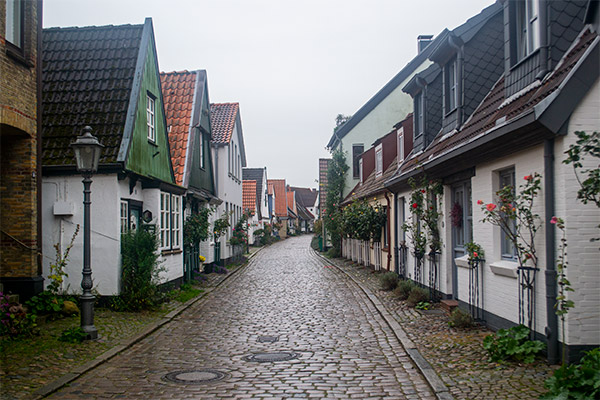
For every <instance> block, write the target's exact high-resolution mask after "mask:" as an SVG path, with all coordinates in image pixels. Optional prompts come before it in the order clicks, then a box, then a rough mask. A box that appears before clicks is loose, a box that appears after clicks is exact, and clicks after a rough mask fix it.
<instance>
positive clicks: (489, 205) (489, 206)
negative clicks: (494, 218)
mask: <svg viewBox="0 0 600 400" xmlns="http://www.w3.org/2000/svg"><path fill="white" fill-rule="evenodd" d="M485 208H487V210H488V211H494V209H495V208H496V205H495V204H493V203H490V204H488V205H487V206H485Z"/></svg>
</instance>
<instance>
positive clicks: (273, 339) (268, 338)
mask: <svg viewBox="0 0 600 400" xmlns="http://www.w3.org/2000/svg"><path fill="white" fill-rule="evenodd" d="M278 340H279V337H278V336H269V335H265V336H259V337H258V341H259V342H261V343H275V342H276V341H278Z"/></svg>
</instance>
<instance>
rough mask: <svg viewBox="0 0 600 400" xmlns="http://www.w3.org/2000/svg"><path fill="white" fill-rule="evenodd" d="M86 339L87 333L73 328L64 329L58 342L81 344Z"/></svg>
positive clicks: (78, 328)
mask: <svg viewBox="0 0 600 400" xmlns="http://www.w3.org/2000/svg"><path fill="white" fill-rule="evenodd" d="M86 337H87V333H85V332H84V331H83V329H81V327H79V326H77V327H74V328H69V329H65V330H64V331H63V332H62V334H61V335H60V336H59V338H58V340H60V341H61V342H67V343H81V342H83V341H84V340H85V338H86Z"/></svg>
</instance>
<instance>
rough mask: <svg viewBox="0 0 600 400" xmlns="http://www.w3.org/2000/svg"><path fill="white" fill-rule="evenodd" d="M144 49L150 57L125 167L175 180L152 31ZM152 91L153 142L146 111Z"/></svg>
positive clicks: (145, 67)
mask: <svg viewBox="0 0 600 400" xmlns="http://www.w3.org/2000/svg"><path fill="white" fill-rule="evenodd" d="M142 51H143V52H145V53H146V58H145V61H144V67H143V72H142V76H141V81H140V86H139V92H138V94H137V95H138V98H137V107H136V109H135V119H134V124H133V129H132V134H131V139H130V140H131V143H130V145H129V149H128V154H127V157H126V162H125V169H126V170H128V171H131V172H135V173H137V174H139V175H142V176H147V177H149V178H156V179H159V180H162V181H164V182H168V183H175V180H174V178H173V172H172V168H171V157H170V154H169V144H168V140H167V127H166V122H165V115H164V106H163V100H162V93H161V89H160V76H159V71H158V68H157V65H158V62H157V58H156V51H155V45H154V37H153V35H150V40H148V41H147V45H146V48H145V49H142ZM148 95H150V96H152V97H154V99H155V100H154V101H155V103H154V110H155V117H154V121H155V136H156V138H155V142H151V141H150V140H149V139H148V125H147V115H146V114H147V111H146V108H147V104H148V101H147V97H148Z"/></svg>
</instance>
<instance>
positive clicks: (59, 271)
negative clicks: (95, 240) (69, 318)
mask: <svg viewBox="0 0 600 400" xmlns="http://www.w3.org/2000/svg"><path fill="white" fill-rule="evenodd" d="M78 233H79V224H77V226H76V227H75V232H74V233H73V236H72V237H71V241H70V242H69V244H68V245H67V248H66V249H65V251H64V253H63V252H61V250H60V244H59V243H56V244H55V245H54V250H55V251H56V258H55V261H54V263H51V264H50V274H49V275H48V279H50V283H49V284H48V287H47V290H48V291H50V293H52V294H54V295H60V294H64V293H63V291H62V284H63V282H64V280H65V278H66V277H68V276H69V275H68V274H67V272H66V271H65V268H66V267H67V260H68V258H69V252H70V251H71V249H72V248H73V243H74V242H75V237H76V236H77V234H78Z"/></svg>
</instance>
